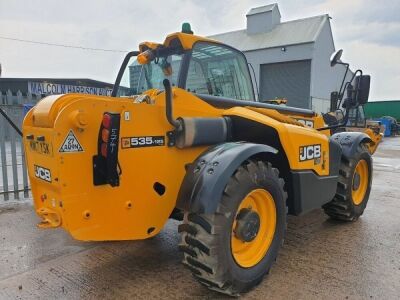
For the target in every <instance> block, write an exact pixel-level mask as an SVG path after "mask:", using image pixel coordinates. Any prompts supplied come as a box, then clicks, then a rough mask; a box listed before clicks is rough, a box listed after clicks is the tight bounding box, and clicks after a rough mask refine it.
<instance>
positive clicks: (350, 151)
mask: <svg viewBox="0 0 400 300" xmlns="http://www.w3.org/2000/svg"><path fill="white" fill-rule="evenodd" d="M331 139H333V140H335V141H336V142H338V143H339V144H340V146H341V147H342V155H343V156H344V157H346V158H352V157H353V156H354V154H355V152H356V151H357V147H358V145H359V144H360V143H370V142H372V140H371V138H370V137H369V136H368V135H367V134H365V133H363V132H339V133H335V134H334V135H332V137H331Z"/></svg>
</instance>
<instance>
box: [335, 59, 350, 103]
mask: <svg viewBox="0 0 400 300" xmlns="http://www.w3.org/2000/svg"><path fill="white" fill-rule="evenodd" d="M337 63H338V64H339V65H343V66H346V72H345V73H344V76H343V80H342V84H341V85H340V89H339V99H340V100H342V98H343V95H344V90H343V91H342V88H343V85H344V81H345V80H346V76H347V73H348V71H349V66H350V65H349V64H348V63H343V62H337Z"/></svg>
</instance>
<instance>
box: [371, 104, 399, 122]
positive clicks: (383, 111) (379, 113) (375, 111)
mask: <svg viewBox="0 0 400 300" xmlns="http://www.w3.org/2000/svg"><path fill="white" fill-rule="evenodd" d="M364 111H365V115H366V117H367V118H380V117H383V116H391V117H393V118H396V119H397V121H400V100H394V101H375V102H368V103H367V104H365V105H364Z"/></svg>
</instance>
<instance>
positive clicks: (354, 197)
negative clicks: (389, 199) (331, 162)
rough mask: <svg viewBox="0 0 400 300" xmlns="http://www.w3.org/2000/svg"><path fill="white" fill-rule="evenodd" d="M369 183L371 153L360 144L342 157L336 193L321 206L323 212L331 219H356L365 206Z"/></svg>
mask: <svg viewBox="0 0 400 300" xmlns="http://www.w3.org/2000/svg"><path fill="white" fill-rule="evenodd" d="M371 183H372V158H371V154H370V153H369V151H368V148H367V147H366V146H365V145H364V144H360V145H359V146H358V148H357V151H356V153H355V154H354V156H353V157H351V158H350V159H347V158H345V157H342V161H341V165H340V169H339V181H338V185H337V190H336V195H335V197H334V198H333V200H332V201H331V202H329V203H327V204H325V205H324V206H323V209H324V211H325V213H326V214H327V215H328V216H330V217H331V218H332V219H336V220H341V221H356V220H357V219H358V218H359V217H360V216H361V215H362V214H363V213H364V210H365V208H366V206H367V203H368V199H369V193H370V191H371Z"/></svg>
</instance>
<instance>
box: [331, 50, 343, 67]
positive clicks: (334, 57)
mask: <svg viewBox="0 0 400 300" xmlns="http://www.w3.org/2000/svg"><path fill="white" fill-rule="evenodd" d="M342 54H343V50H342V49H340V50H338V51H336V52H334V53H333V54H332V55H331V67H333V66H335V65H336V64H337V63H339V62H340V58H341V57H342Z"/></svg>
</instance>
